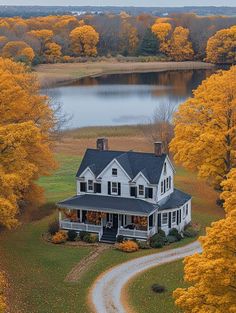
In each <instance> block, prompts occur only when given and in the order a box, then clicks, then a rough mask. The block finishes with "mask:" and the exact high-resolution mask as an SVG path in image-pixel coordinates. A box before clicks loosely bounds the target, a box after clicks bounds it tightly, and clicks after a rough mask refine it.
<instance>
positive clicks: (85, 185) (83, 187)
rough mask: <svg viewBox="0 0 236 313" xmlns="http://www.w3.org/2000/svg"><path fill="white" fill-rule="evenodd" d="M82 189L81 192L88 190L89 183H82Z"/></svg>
mask: <svg viewBox="0 0 236 313" xmlns="http://www.w3.org/2000/svg"><path fill="white" fill-rule="evenodd" d="M80 191H81V192H86V191H87V184H86V183H80Z"/></svg>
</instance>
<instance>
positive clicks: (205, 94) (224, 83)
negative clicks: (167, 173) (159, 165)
mask: <svg viewBox="0 0 236 313" xmlns="http://www.w3.org/2000/svg"><path fill="white" fill-rule="evenodd" d="M235 77H236V66H234V67H231V69H230V70H228V71H220V72H218V73H216V74H214V75H212V76H210V77H209V78H208V79H207V80H205V81H204V82H203V83H202V84H201V85H200V86H199V87H198V88H197V90H195V91H194V97H193V98H189V99H188V100H187V101H186V102H185V103H183V104H182V105H180V107H179V109H178V112H177V113H176V115H175V118H174V126H175V128H174V133H175V135H174V139H173V140H172V141H171V144H170V150H171V151H172V152H173V153H174V160H175V161H176V162H177V163H179V164H182V165H184V166H185V167H187V168H188V169H190V170H195V171H197V172H198V174H199V176H200V177H202V178H205V179H208V180H209V181H210V182H211V183H212V184H213V185H214V187H216V188H220V184H221V182H222V181H223V180H224V179H225V178H226V175H227V174H228V173H229V172H230V170H231V168H233V167H235V166H236V159H235V157H236V131H235V130H236V128H235V127H236V94H235V90H236V79H235Z"/></svg>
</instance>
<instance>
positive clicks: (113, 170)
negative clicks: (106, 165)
mask: <svg viewBox="0 0 236 313" xmlns="http://www.w3.org/2000/svg"><path fill="white" fill-rule="evenodd" d="M112 176H117V168H113V169H112Z"/></svg>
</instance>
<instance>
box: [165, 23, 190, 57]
mask: <svg viewBox="0 0 236 313" xmlns="http://www.w3.org/2000/svg"><path fill="white" fill-rule="evenodd" d="M168 55H169V56H170V57H171V59H172V60H174V61H186V60H192V59H193V56H194V51H193V47H192V43H191V42H190V41H189V30H188V29H187V28H183V27H181V26H178V27H176V28H175V30H174V32H173V34H172V36H171V39H170V40H169V43H168Z"/></svg>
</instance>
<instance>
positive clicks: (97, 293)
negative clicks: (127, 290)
mask: <svg viewBox="0 0 236 313" xmlns="http://www.w3.org/2000/svg"><path fill="white" fill-rule="evenodd" d="M196 252H201V247H200V244H199V243H198V242H197V241H196V242H193V243H191V244H189V245H187V246H184V247H181V248H176V249H171V250H167V251H164V252H160V253H155V254H151V255H148V256H145V257H141V258H137V259H134V260H131V261H128V262H125V263H123V264H121V265H118V266H116V267H114V268H112V269H111V270H109V271H107V272H106V273H104V274H102V276H100V277H99V278H98V279H97V280H96V281H95V283H94V285H93V286H92V290H91V301H92V305H93V310H94V312H96V313H127V310H126V308H125V307H124V305H123V303H122V301H121V293H122V289H123V287H124V286H125V285H126V283H127V282H128V281H129V280H130V279H131V278H132V277H134V276H135V275H137V274H138V273H140V272H142V271H145V270H147V269H149V268H151V267H154V266H158V265H161V264H164V263H169V262H172V261H175V260H179V259H182V258H184V257H186V256H188V255H192V254H194V253H196Z"/></svg>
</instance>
